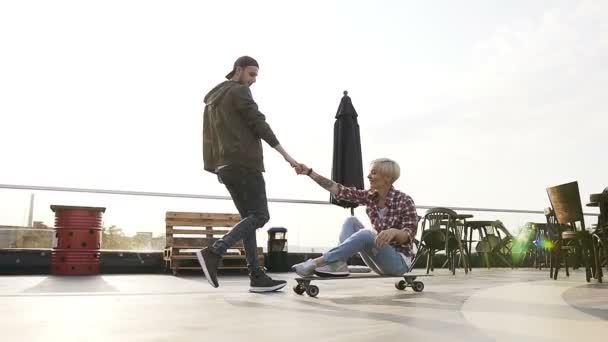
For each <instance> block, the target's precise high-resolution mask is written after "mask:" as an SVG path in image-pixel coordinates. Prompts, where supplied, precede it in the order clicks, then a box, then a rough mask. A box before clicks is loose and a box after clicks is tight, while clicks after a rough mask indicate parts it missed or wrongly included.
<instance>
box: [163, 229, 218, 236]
mask: <svg viewBox="0 0 608 342" xmlns="http://www.w3.org/2000/svg"><path fill="white" fill-rule="evenodd" d="M228 233H230V231H229V230H216V229H173V228H169V229H167V234H171V235H179V234H181V235H188V234H190V235H207V234H213V235H226V234H228Z"/></svg>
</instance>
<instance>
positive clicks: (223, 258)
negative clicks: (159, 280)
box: [171, 254, 246, 260]
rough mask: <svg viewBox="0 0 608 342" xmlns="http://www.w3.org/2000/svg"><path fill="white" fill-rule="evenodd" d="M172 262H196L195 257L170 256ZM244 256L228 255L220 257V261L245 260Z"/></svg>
mask: <svg viewBox="0 0 608 342" xmlns="http://www.w3.org/2000/svg"><path fill="white" fill-rule="evenodd" d="M171 259H172V260H196V255H194V254H192V255H172V256H171ZM245 259H246V258H245V256H244V255H230V254H226V255H224V256H223V257H222V260H245Z"/></svg>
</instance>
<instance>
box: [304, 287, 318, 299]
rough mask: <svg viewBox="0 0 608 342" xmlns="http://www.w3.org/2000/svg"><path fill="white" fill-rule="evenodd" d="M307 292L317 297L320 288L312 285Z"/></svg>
mask: <svg viewBox="0 0 608 342" xmlns="http://www.w3.org/2000/svg"><path fill="white" fill-rule="evenodd" d="M306 294H307V295H309V296H311V297H316V296H317V295H318V294H319V288H318V287H316V286H315V285H310V286H309V287H308V288H307V289H306Z"/></svg>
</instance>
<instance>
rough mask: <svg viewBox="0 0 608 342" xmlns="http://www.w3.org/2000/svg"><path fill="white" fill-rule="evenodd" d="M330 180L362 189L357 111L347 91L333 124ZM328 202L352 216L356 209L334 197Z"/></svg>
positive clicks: (355, 205)
mask: <svg viewBox="0 0 608 342" xmlns="http://www.w3.org/2000/svg"><path fill="white" fill-rule="evenodd" d="M331 179H332V180H333V181H335V182H337V183H340V184H342V185H344V186H348V187H355V188H357V189H363V164H362V158H361V136H360V134H359V123H358V122H357V111H356V110H355V108H354V107H353V103H352V101H351V99H350V97H349V96H348V92H347V91H344V96H343V97H342V100H341V101H340V106H339V107H338V111H337V113H336V121H335V123H334V155H333V161H332V169H331ZM330 202H331V203H332V204H335V205H339V206H341V207H344V208H351V215H354V210H353V209H354V208H356V207H357V204H355V203H351V202H347V201H343V200H337V199H335V198H334V196H330Z"/></svg>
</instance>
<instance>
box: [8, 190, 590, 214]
mask: <svg viewBox="0 0 608 342" xmlns="http://www.w3.org/2000/svg"><path fill="white" fill-rule="evenodd" d="M0 189H10V190H31V191H54V192H77V193H93V194H108V195H126V196H148V197H166V198H188V199H210V200H232V199H231V198H230V197H229V196H217V195H199V194H184V193H181V194H180V193H169V192H149V191H129V190H106V189H87V188H67V187H54V186H37V185H17V184H0ZM268 201H269V202H275V203H297V204H316V205H330V204H331V203H329V202H328V201H315V200H300V199H285V198H269V199H268ZM437 207H443V208H448V209H452V210H456V211H459V210H461V211H483V212H496V213H515V214H544V212H543V211H542V210H526V209H504V208H469V207H449V206H447V207H446V206H436V205H435V206H433V205H416V208H418V209H430V208H437ZM584 215H585V216H599V214H598V213H584Z"/></svg>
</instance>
